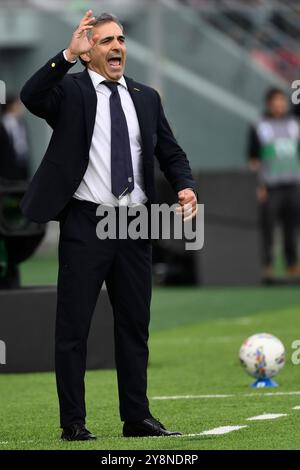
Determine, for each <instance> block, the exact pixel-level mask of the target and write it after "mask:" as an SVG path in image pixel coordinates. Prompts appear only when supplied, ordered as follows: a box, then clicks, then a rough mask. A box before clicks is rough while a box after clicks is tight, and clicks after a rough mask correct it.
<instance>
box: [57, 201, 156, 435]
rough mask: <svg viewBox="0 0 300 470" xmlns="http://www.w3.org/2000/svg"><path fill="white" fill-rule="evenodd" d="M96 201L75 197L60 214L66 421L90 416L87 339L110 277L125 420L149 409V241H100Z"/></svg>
mask: <svg viewBox="0 0 300 470" xmlns="http://www.w3.org/2000/svg"><path fill="white" fill-rule="evenodd" d="M96 207H97V205H96V204H93V203H90V202H86V201H83V202H82V201H77V200H76V199H74V198H72V201H71V202H70V204H69V207H68V210H67V211H66V214H65V216H64V217H63V219H62V220H61V221H60V239H59V272H58V290H57V317H56V332H55V369H56V381H57V391H58V397H59V404H60V423H61V426H62V427H67V426H68V425H70V424H71V423H85V416H86V410H85V398H84V394H85V390H84V374H85V368H86V349H87V338H88V333H89V328H90V323H91V319H92V315H93V311H94V308H95V305H96V301H97V298H98V295H99V291H100V289H101V287H102V284H103V281H104V280H105V283H106V287H107V291H108V295H109V299H110V302H111V305H112V309H113V315H114V338H115V358H116V367H117V378H118V392H119V404H120V408H119V411H120V417H121V420H122V421H138V420H141V419H144V418H146V417H149V416H151V414H150V411H149V402H148V399H147V394H146V389H147V364H148V346H147V342H148V327H149V320H150V301H151V290H152V275H151V269H152V268H151V266H152V263H151V259H152V244H151V240H148V239H147V240H142V239H138V240H131V239H129V238H128V239H125V240H121V239H114V240H113V239H106V240H100V239H99V238H98V237H97V235H96V225H97V223H98V222H99V221H100V217H99V216H96Z"/></svg>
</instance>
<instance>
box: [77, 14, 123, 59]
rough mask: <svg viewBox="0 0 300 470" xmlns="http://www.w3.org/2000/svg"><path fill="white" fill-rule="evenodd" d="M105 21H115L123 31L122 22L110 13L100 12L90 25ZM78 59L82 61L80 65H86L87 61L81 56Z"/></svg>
mask: <svg viewBox="0 0 300 470" xmlns="http://www.w3.org/2000/svg"><path fill="white" fill-rule="evenodd" d="M105 23H117V25H119V26H120V28H121V29H122V31H124V27H123V25H122V23H121V22H120V20H119V18H118V17H117V16H115V15H113V14H112V13H101V15H99V16H96V18H95V20H94V21H93V23H91V25H92V26H98V25H99V24H105ZM90 31H91V30H90ZM90 31H89V32H88V34H89V33H90ZM90 34H91V33H90ZM79 60H80V62H81V63H82V65H84V66H85V67H87V65H88V62H86V61H85V60H83V59H82V58H81V57H79Z"/></svg>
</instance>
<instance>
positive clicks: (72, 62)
mask: <svg viewBox="0 0 300 470" xmlns="http://www.w3.org/2000/svg"><path fill="white" fill-rule="evenodd" d="M63 55H64V58H65V59H66V61H67V62H70V63H71V64H76V62H77V60H68V59H67V54H66V49H65V50H64V51H63Z"/></svg>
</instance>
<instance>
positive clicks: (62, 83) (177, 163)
mask: <svg viewBox="0 0 300 470" xmlns="http://www.w3.org/2000/svg"><path fill="white" fill-rule="evenodd" d="M71 67H72V64H71V63H69V62H67V61H66V60H65V58H64V56H63V53H62V51H61V52H60V53H59V54H57V55H56V56H55V57H53V58H52V59H50V60H49V61H48V62H47V63H46V65H44V66H43V67H42V68H41V69H40V70H38V72H36V73H35V74H34V75H33V76H32V77H31V78H30V79H29V80H28V81H27V83H26V84H25V85H24V87H23V89H22V91H21V100H22V101H23V103H24V105H25V106H26V107H27V108H28V109H29V110H30V111H31V112H32V113H33V114H35V115H36V116H39V117H41V118H43V119H45V120H46V121H47V122H48V124H49V125H50V126H51V127H52V128H53V134H52V137H51V140H50V143H49V146H48V148H47V151H46V153H45V155H44V158H43V160H42V162H41V164H40V166H39V168H38V170H37V171H36V173H35V175H34V177H33V179H32V181H31V183H30V185H29V188H28V190H27V192H26V194H25V196H24V198H23V199H22V201H21V208H22V211H23V213H24V215H26V216H27V217H28V218H29V219H31V220H33V221H35V222H40V223H43V222H47V221H49V220H52V219H53V220H59V219H60V217H61V214H62V211H63V209H64V207H65V206H66V205H67V203H68V202H69V201H70V199H71V197H72V195H73V194H74V193H75V191H76V189H77V187H78V186H79V184H80V182H81V180H82V178H83V175H84V173H85V171H86V169H87V165H88V162H89V149H90V145H91V139H92V135H93V129H94V124H95V116H96V109H97V96H96V91H95V88H94V86H93V84H92V81H91V79H90V76H89V74H88V72H87V70H84V71H83V72H81V73H74V74H67V71H68V70H69V69H70V68H71ZM125 80H126V83H127V86H128V90H129V93H130V95H131V97H132V100H133V103H134V106H135V108H136V112H137V116H138V121H139V125H140V130H141V137H142V150H143V176H144V182H145V192H146V195H147V197H148V201H149V203H155V202H157V200H156V192H155V188H154V155H156V157H157V159H158V162H159V166H160V169H161V170H162V171H163V172H164V174H165V176H166V178H167V180H168V181H169V183H170V184H171V186H172V188H173V189H174V191H175V192H178V191H180V190H181V189H184V188H189V187H190V188H193V189H194V188H195V187H196V185H195V182H194V180H193V177H192V174H191V169H190V166H189V163H188V160H187V158H186V155H185V153H184V151H183V150H182V149H181V148H180V146H179V145H178V143H177V142H176V140H175V137H174V135H173V133H172V131H171V129H170V126H169V124H168V121H167V119H166V117H165V114H164V111H163V108H162V104H161V100H160V96H159V94H158V93H157V91H156V90H154V89H153V88H150V87H148V86H146V85H143V84H141V83H137V82H135V81H134V80H132V79H131V78H128V77H125Z"/></svg>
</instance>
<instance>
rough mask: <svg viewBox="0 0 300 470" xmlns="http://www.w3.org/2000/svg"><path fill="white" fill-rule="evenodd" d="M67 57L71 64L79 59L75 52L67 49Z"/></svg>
mask: <svg viewBox="0 0 300 470" xmlns="http://www.w3.org/2000/svg"><path fill="white" fill-rule="evenodd" d="M64 52H65V57H66V59H67V60H68V61H69V62H75V61H76V60H77V59H78V56H77V55H76V54H74V52H72V51H70V49H69V48H68V49H65V51H64Z"/></svg>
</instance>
